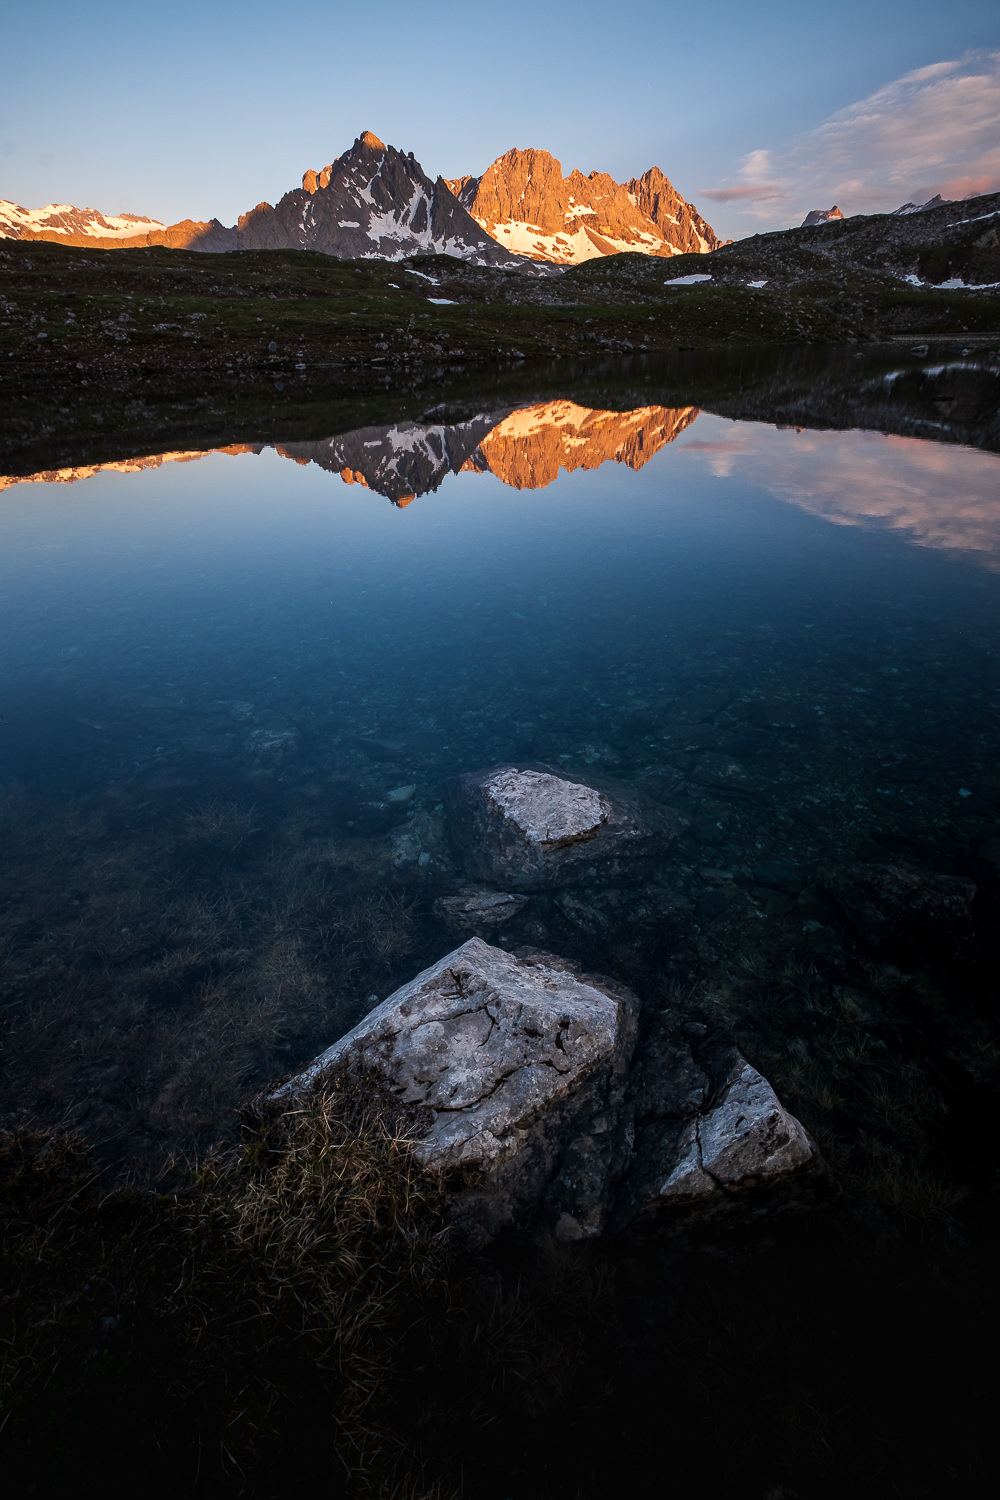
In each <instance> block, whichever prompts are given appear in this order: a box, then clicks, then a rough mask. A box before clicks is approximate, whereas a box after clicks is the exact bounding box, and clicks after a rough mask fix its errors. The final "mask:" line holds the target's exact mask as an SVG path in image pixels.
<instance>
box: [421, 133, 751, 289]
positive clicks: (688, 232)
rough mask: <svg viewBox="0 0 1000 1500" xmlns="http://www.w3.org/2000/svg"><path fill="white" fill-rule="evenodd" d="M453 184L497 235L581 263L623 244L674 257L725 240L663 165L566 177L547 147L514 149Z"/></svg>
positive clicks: (538, 256)
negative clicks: (625, 176) (628, 175)
mask: <svg viewBox="0 0 1000 1500" xmlns="http://www.w3.org/2000/svg"><path fill="white" fill-rule="evenodd" d="M449 186H450V187H451V188H452V190H453V192H454V193H455V195H456V197H457V198H458V200H459V202H460V203H461V204H462V205H463V206H464V207H465V208H467V209H468V210H469V213H470V214H471V215H472V217H473V218H474V219H475V221H476V223H477V224H479V225H481V226H482V228H483V229H485V230H486V231H487V232H488V233H489V234H490V235H491V236H492V237H493V239H495V240H497V241H498V242H499V243H500V244H501V245H504V246H506V247H507V249H509V250H516V251H519V252H520V253H521V254H522V255H528V256H531V257H532V258H533V259H535V260H547V261H554V262H556V263H557V264H561V265H578V264H579V263H580V262H581V261H585V260H593V259H595V258H597V257H599V256H602V255H617V254H618V253H620V252H621V251H623V250H633V251H639V252H641V253H643V254H645V255H661V256H669V255H683V254H688V253H692V252H694V253H700V252H702V251H706V250H715V249H718V247H719V246H720V245H721V244H722V243H723V241H722V240H720V239H719V237H718V235H717V234H716V233H715V231H714V230H713V229H712V228H711V226H710V225H709V224H706V222H705V220H704V219H703V218H702V217H701V215H700V214H699V212H698V210H697V209H696V208H695V207H694V205H693V204H691V203H687V202H686V201H685V200H684V199H683V198H682V197H681V195H680V194H679V193H678V192H677V191H676V189H675V188H674V187H673V186H672V185H671V183H670V181H669V180H668V179H667V178H666V177H665V176H664V175H663V173H662V172H661V171H660V169H659V167H651V168H650V169H649V171H648V172H644V173H643V175H642V176H641V177H634V178H632V179H631V181H629V182H626V183H618V182H616V181H615V180H614V178H613V177H611V176H609V174H608V173H607V172H591V173H590V174H589V176H587V177H585V176H584V175H583V173H582V172H579V171H573V172H571V173H570V175H569V176H568V177H564V176H563V173H562V166H561V164H560V163H559V162H558V161H557V160H556V158H555V157H554V156H550V155H549V153H548V152H547V151H537V150H534V149H531V150H527V151H521V150H513V151H508V152H507V153H506V154H505V155H504V156H500V157H498V158H497V160H496V161H495V162H493V164H492V165H491V166H489V167H487V169H486V171H485V172H484V173H483V174H482V176H481V177H459V178H455V179H454V180H452V181H450V182H449Z"/></svg>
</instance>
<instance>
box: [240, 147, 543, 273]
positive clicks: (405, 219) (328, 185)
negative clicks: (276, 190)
mask: <svg viewBox="0 0 1000 1500" xmlns="http://www.w3.org/2000/svg"><path fill="white" fill-rule="evenodd" d="M236 236H237V239H238V243H239V248H240V249H241V250H289V249H292V250H319V251H322V252H323V253H324V254H325V255H337V256H340V257H342V258H343V259H350V260H353V259H366V258H368V257H371V256H377V257H378V258H379V259H381V260H399V259H401V258H402V257H403V256H404V255H417V254H427V253H428V252H430V253H435V252H436V253H438V254H441V255H454V256H456V257H458V258H459V259H461V260H467V261H471V262H472V263H473V264H474V265H503V264H516V261H515V258H514V257H513V256H511V255H510V254H509V253H505V252H504V251H503V250H502V249H501V248H500V247H499V246H498V245H497V243H496V241H495V240H493V239H491V238H490V236H489V235H488V234H486V233H484V231H483V230H482V229H481V228H480V226H479V225H478V224H477V223H476V222H475V221H474V220H473V219H472V218H471V216H470V215H469V213H468V212H467V211H466V209H465V208H464V207H463V206H462V205H461V204H460V203H459V202H458V201H457V200H456V198H455V196H454V194H453V193H452V191H451V189H450V188H449V187H448V185H447V183H446V182H445V181H444V179H443V178H441V177H439V178H438V179H437V181H436V182H432V181H431V179H430V178H429V177H428V176H427V174H426V172H425V171H424V170H423V168H422V167H421V165H420V163H419V162H418V161H416V160H414V156H413V152H412V151H411V152H409V153H404V152H402V151H399V150H397V149H396V147H395V146H387V145H385V143H384V142H383V141H380V140H379V138H378V136H376V135H373V134H372V132H371V131H370V130H366V131H364V132H363V134H361V135H359V136H358V138H357V140H356V141H355V142H354V145H353V146H352V147H351V148H350V150H349V151H346V152H345V153H344V155H343V156H340V157H338V158H337V159H336V160H335V161H333V162H331V163H330V165H329V166H326V167H324V168H323V170H322V171H321V172H316V171H308V172H306V174H305V176H304V177H303V179H302V186H301V188H295V189H294V190H293V191H292V192H290V193H286V194H285V196H284V197H283V198H282V199H281V201H280V202H279V203H278V204H277V205H276V206H275V207H273V208H272V206H271V205H270V204H269V203H259V204H258V205H257V207H256V208H254V209H252V210H251V211H250V212H249V213H247V214H241V216H240V219H239V222H238V224H237V226H236Z"/></svg>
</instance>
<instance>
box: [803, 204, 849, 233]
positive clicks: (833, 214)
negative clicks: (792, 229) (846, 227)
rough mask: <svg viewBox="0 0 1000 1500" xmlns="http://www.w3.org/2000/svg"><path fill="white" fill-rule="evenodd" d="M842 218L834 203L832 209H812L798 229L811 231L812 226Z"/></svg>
mask: <svg viewBox="0 0 1000 1500" xmlns="http://www.w3.org/2000/svg"><path fill="white" fill-rule="evenodd" d="M843 217H844V215H843V214H842V213H841V211H840V209H839V208H838V207H837V205H836V203H835V204H834V205H833V207H832V208H814V209H812V211H811V212H810V213H807V214H806V216H805V218H804V219H803V220H802V223H801V224H800V225H799V228H800V229H811V228H812V226H813V225H814V224H829V223H830V221H831V220H832V219H842V218H843Z"/></svg>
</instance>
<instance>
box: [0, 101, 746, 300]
mask: <svg viewBox="0 0 1000 1500" xmlns="http://www.w3.org/2000/svg"><path fill="white" fill-rule="evenodd" d="M530 184H534V190H533V191H531V192H528V193H527V196H525V189H526V188H527V187H528V186H529V185H530ZM571 190H572V191H571ZM515 201H516V202H518V203H520V204H521V209H522V212H524V213H530V214H531V215H532V216H533V217H532V219H531V220H530V222H529V221H528V220H526V219H525V220H517V221H515V220H514V219H512V218H511V217H510V213H508V217H507V218H506V219H501V218H500V217H499V214H500V212H501V210H502V208H503V209H509V210H510V211H511V212H513V206H514V204H515ZM470 203H472V205H473V209H474V210H475V211H474V212H470V208H469V204H470ZM491 212H492V214H493V217H492V218H491V217H490V214H491ZM536 221H539V222H536ZM543 225H544V226H545V227H544V228H543V227H542V226H543ZM0 238H7V239H25V240H48V241H50V242H52V243H56V244H64V245H72V246H75V247H77V248H83V247H92V248H94V249H144V248H149V247H152V246H157V245H162V246H166V247H168V248H170V249H178V250H198V251H203V252H207V253H223V252H226V251H233V250H316V251H319V252H321V253H322V254H326V255H333V256H337V257H339V258H341V259H348V260H350V259H379V260H390V261H392V260H399V259H401V258H403V257H404V256H407V255H419V254H428V253H430V254H441V255H453V256H456V257H458V258H459V259H461V260H465V261H468V262H469V263H470V264H473V265H481V266H496V267H502V268H505V269H509V270H515V269H517V270H529V271H530V272H531V273H532V274H546V270H543V269H542V268H543V266H545V265H546V263H549V262H554V263H556V264H563V265H574V264H579V263H580V262H581V261H583V260H587V259H593V258H596V257H598V256H605V255H614V254H617V253H619V252H620V251H623V250H638V251H641V252H643V253H645V254H649V255H661V256H670V255H678V254H685V253H691V252H702V251H705V250H711V249H715V248H717V247H718V246H719V245H721V244H722V243H723V242H722V241H721V240H720V239H719V238H718V236H717V235H716V234H715V232H714V230H713V229H712V228H711V226H710V225H708V224H707V223H706V222H705V220H704V219H702V218H701V216H700V214H699V213H698V211H697V209H695V208H694V207H693V205H691V204H688V203H686V202H685V200H684V199H683V198H682V197H681V196H680V195H679V194H678V193H677V192H676V191H675V189H674V188H673V186H672V184H671V183H670V181H669V179H668V178H667V177H665V176H664V174H663V173H662V172H661V171H660V169H659V168H658V167H651V168H650V169H649V170H648V171H647V172H645V173H644V174H643V175H642V177H638V178H633V179H632V180H631V181H630V182H629V183H627V184H621V183H617V182H615V181H614V179H613V178H612V177H610V176H609V175H608V174H607V173H600V172H591V174H590V176H589V177H584V176H583V174H582V173H580V172H573V173H571V174H570V176H569V178H566V179H564V178H563V176H562V167H561V165H560V163H559V162H558V161H557V160H556V159H555V158H554V157H552V156H550V154H549V153H548V152H547V151H538V150H535V149H534V148H532V149H531V150H530V151H519V150H514V151H510V152H507V153H506V155H505V156H503V157H498V158H497V160H496V161H495V162H494V163H493V164H492V165H491V166H490V167H489V168H487V170H486V172H485V173H482V174H481V175H480V176H478V177H472V176H468V177H462V178H456V179H453V180H452V181H449V180H447V179H445V178H443V177H440V176H439V177H438V178H436V179H435V180H433V181H432V179H431V178H430V177H429V176H428V175H427V173H426V172H424V170H423V168H422V166H421V165H420V163H419V162H418V161H416V159H415V158H414V155H413V153H412V151H411V152H403V151H401V150H398V149H397V148H396V147H395V146H387V145H386V144H385V142H384V141H382V140H380V139H379V137H378V136H376V135H375V134H373V132H371V131H369V130H365V131H363V132H362V133H361V135H359V136H358V137H357V139H356V140H355V141H354V144H353V145H352V146H351V147H350V148H349V149H348V150H347V151H345V152H344V153H343V155H341V156H339V157H334V158H333V160H332V161H331V162H329V163H328V164H327V165H326V166H325V167H323V168H322V169H320V170H316V169H313V168H310V169H309V170H308V171H306V172H305V173H304V174H303V177H302V185H301V187H297V188H292V189H291V190H290V191H289V192H287V193H285V194H284V195H283V196H282V197H281V198H280V199H279V200H278V202H277V204H273V205H272V204H271V203H267V202H260V203H258V204H257V205H256V206H255V207H254V208H251V209H249V210H248V211H247V212H246V213H243V214H241V215H240V216H239V218H238V220H237V222H236V224H235V225H232V226H227V225H225V224H223V223H221V222H220V221H219V220H218V219H211V220H207V221H198V220H192V219H184V220H180V221H179V222H178V223H176V224H169V225H168V224H163V223H161V222H160V221H159V220H157V219H150V218H145V217H142V216H141V215H136V214H120V215H117V216H105V215H104V214H101V213H98V212H97V210H95V209H90V208H87V209H77V208H74V207H73V206H72V205H69V204H48V205H46V207H45V208H42V209H25V208H22V207H21V206H20V205H18V204H15V203H11V202H8V201H6V200H0Z"/></svg>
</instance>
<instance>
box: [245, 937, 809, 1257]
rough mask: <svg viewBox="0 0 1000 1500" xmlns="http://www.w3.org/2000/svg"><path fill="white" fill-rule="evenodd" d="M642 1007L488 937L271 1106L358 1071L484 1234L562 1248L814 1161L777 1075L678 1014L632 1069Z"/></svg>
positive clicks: (435, 972)
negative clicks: (526, 1232) (550, 1239)
mask: <svg viewBox="0 0 1000 1500" xmlns="http://www.w3.org/2000/svg"><path fill="white" fill-rule="evenodd" d="M638 1012H639V1001H638V999H637V997H636V996H635V995H634V994H633V993H632V992H631V991H630V990H627V989H625V988H624V987H623V986H619V985H617V984H615V983H614V982H613V981H610V980H607V979H603V978H601V979H598V978H594V977H593V976H590V975H583V974H580V973H579V972H577V971H576V970H575V969H574V968H573V966H572V965H570V964H567V963H566V962H564V961H563V960H562V959H559V958H557V957H555V956H554V955H552V954H546V953H531V954H526V955H522V956H520V957H515V956H514V955H512V954H510V953H505V952H504V951H503V950H501V949H498V948H494V947H490V946H489V945H488V944H487V943H485V942H483V941H482V940H481V939H479V938H477V937H474V938H470V939H469V941H468V942H466V943H464V944H463V945H462V946H461V947H460V948H457V949H455V951H454V952H452V953H448V954H446V955H445V957H444V958H442V959H440V960H439V961H438V962H437V963H436V964H433V965H432V966H431V967H430V968H428V969H425V970H424V971H423V972H422V973H421V974H418V975H417V977H416V978H415V979H413V980H411V982H410V983H409V984H406V985H403V987H402V988H401V989H399V990H397V991H396V992H395V993H394V994H392V995H390V996H389V998H388V999H387V1000H385V1001H383V1002H382V1004H381V1005H379V1006H377V1007H376V1008H375V1009H374V1010H373V1011H371V1012H370V1013H369V1014H368V1015H367V1016H365V1017H364V1019H363V1020H362V1021H360V1022H359V1023H358V1025H357V1026H355V1027H354V1029H353V1030H352V1031H349V1032H348V1033H347V1035H346V1036H344V1037H341V1039H340V1040H339V1041H338V1042H336V1043H334V1045H333V1046H332V1047H330V1048H329V1049H328V1050H327V1051H326V1052H324V1053H322V1054H321V1055H320V1056H319V1057H318V1058H316V1060H315V1061H314V1062H313V1063H312V1064H311V1065H310V1066H309V1067H308V1068H307V1069H306V1070H305V1072H303V1073H301V1074H299V1075H298V1076H297V1077H295V1078H292V1079H291V1080H289V1081H288V1082H287V1083H285V1084H283V1085H282V1086H281V1087H280V1088H279V1089H277V1090H276V1091H275V1092H274V1093H273V1094H272V1095H271V1096H270V1100H269V1102H270V1103H271V1104H272V1105H277V1106H279V1107H280V1106H283V1105H297V1104H298V1103H300V1102H301V1101H302V1100H303V1099H304V1098H307V1097H308V1096H309V1094H310V1093H312V1092H320V1093H321V1092H322V1088H323V1083H324V1079H325V1078H327V1077H328V1076H330V1074H331V1073H332V1072H334V1071H337V1070H341V1069H347V1070H348V1071H349V1072H351V1073H353V1074H355V1075H356V1076H357V1077H359V1078H362V1079H363V1078H365V1077H366V1076H367V1077H371V1078H376V1077H377V1078H378V1079H379V1080H380V1086H388V1088H389V1089H390V1090H391V1091H392V1093H394V1094H395V1095H396V1096H397V1097H398V1098H399V1100H400V1102H401V1103H403V1104H407V1105H410V1106H411V1107H413V1108H414V1109H415V1110H416V1111H417V1112H418V1117H419V1119H420V1121H421V1122H422V1123H421V1124H420V1125H418V1127H417V1128H416V1133H415V1147H414V1149H415V1151H416V1154H417V1155H418V1157H419V1158H420V1160H421V1161H422V1162H423V1163H424V1164H425V1165H426V1166H428V1167H431V1168H433V1169H436V1170H440V1171H442V1172H444V1173H452V1169H454V1168H462V1169H463V1171H462V1173H461V1174H460V1175H459V1176H458V1177H456V1176H454V1175H452V1176H451V1178H450V1185H449V1193H450V1203H451V1213H452V1218H453V1220H454V1221H455V1222H457V1223H458V1224H460V1225H461V1226H462V1227H463V1229H464V1230H465V1232H466V1233H467V1234H469V1236H470V1238H471V1239H472V1240H473V1241H478V1242H479V1243H485V1242H486V1241H488V1240H489V1239H491V1238H492V1237H493V1236H495V1235H496V1234H497V1233H498V1232H499V1231H500V1230H501V1229H503V1228H505V1227H508V1226H511V1225H518V1226H519V1227H521V1228H526V1229H543V1230H546V1231H548V1232H549V1233H552V1234H554V1235H555V1236H556V1237H557V1238H559V1239H563V1240H572V1239H580V1238H583V1237H586V1236H590V1235H594V1234H599V1233H601V1232H602V1231H603V1230H605V1229H606V1228H607V1227H608V1226H609V1225H611V1226H612V1227H614V1228H615V1229H616V1230H621V1229H624V1228H627V1227H628V1226H629V1225H630V1224H632V1223H633V1222H635V1221H636V1220H647V1221H648V1220H649V1219H650V1218H655V1217H656V1216H658V1214H659V1213H660V1212H666V1213H667V1214H668V1215H669V1214H670V1213H671V1212H673V1211H675V1210H676V1208H677V1207H678V1206H679V1205H685V1206H688V1205H691V1204H695V1205H698V1204H701V1203H703V1202H705V1201H706V1200H715V1201H716V1202H721V1201H723V1200H724V1199H725V1198H726V1197H727V1195H730V1194H732V1193H734V1192H736V1191H738V1190H740V1189H743V1188H747V1187H751V1186H756V1185H758V1184H760V1183H763V1182H775V1181H777V1180H780V1179H784V1178H787V1177H789V1176H790V1175H791V1174H793V1173H798V1172H799V1171H801V1170H802V1169H803V1168H806V1167H808V1166H809V1165H811V1164H812V1163H813V1162H814V1161H815V1149H814V1147H813V1145H812V1143H811V1141H810V1140H809V1138H808V1136H807V1135H806V1133H805V1131H804V1130H803V1128H802V1126H801V1125H800V1124H799V1122H798V1121H797V1120H796V1119H795V1118H794V1117H793V1116H792V1115H790V1114H788V1112H787V1111H786V1110H785V1109H783V1108H782V1106H781V1104H780V1103H779V1101H778V1099H777V1097H776V1096H775V1094H774V1091H773V1089H772V1088H771V1086H770V1085H769V1084H768V1082H767V1080H766V1079H764V1078H762V1077H761V1075H760V1074H759V1073H758V1072H756V1070H755V1069H754V1068H752V1067H751V1066H750V1064H749V1063H748V1062H747V1061H746V1059H745V1058H743V1057H742V1056H741V1055H740V1053H739V1052H738V1051H737V1050H736V1049H735V1048H734V1047H732V1046H731V1045H728V1044H725V1043H722V1042H719V1041H718V1040H713V1038H711V1037H710V1035H709V1034H708V1032H707V1030H706V1028H705V1027H704V1026H699V1025H695V1024H693V1023H690V1022H686V1021H684V1020H683V1019H682V1018H681V1017H679V1016H676V1015H673V1014H672V1013H669V1012H664V1013H661V1015H660V1016H659V1018H658V1020H657V1025H656V1027H655V1031H654V1036H653V1039H652V1045H651V1046H650V1048H649V1049H648V1052H647V1054H646V1055H644V1057H643V1058H642V1059H641V1060H640V1062H639V1063H638V1064H637V1065H636V1066H633V1053H634V1050H635V1043H636V1037H637V1031H638Z"/></svg>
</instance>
